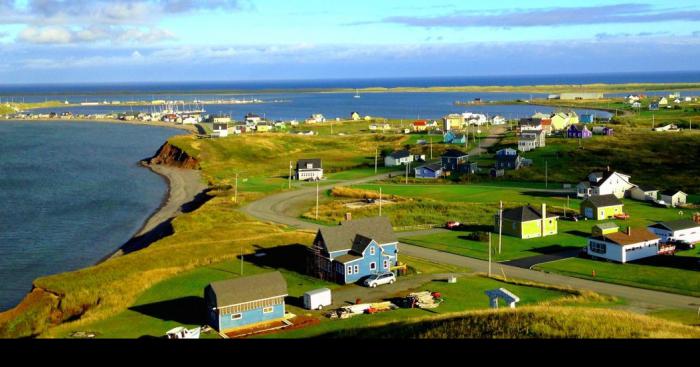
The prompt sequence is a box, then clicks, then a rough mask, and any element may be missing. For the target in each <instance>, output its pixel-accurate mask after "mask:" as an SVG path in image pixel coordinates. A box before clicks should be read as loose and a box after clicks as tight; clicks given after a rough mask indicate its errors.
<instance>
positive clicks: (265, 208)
mask: <svg viewBox="0 0 700 367" xmlns="http://www.w3.org/2000/svg"><path fill="white" fill-rule="evenodd" d="M504 132H505V127H496V128H494V129H493V130H492V134H491V136H490V137H489V138H486V139H484V140H482V144H481V151H485V150H486V149H487V148H488V147H490V146H491V145H493V144H495V143H496V142H498V141H499V138H500V137H499V136H498V135H499V134H503V133H504ZM478 150H479V148H475V149H472V151H470V152H469V153H470V154H477V152H478ZM398 173H399V174H400V173H403V172H398ZM392 174H396V173H394V172H392ZM386 176H388V174H382V175H377V176H372V177H367V178H363V179H358V180H352V181H346V182H343V183H342V184H341V183H336V184H335V185H327V186H322V187H321V189H324V190H326V189H330V188H331V187H333V186H339V185H355V184H359V183H365V182H369V181H373V180H377V179H382V178H385V177H386ZM315 193H316V188H314V187H312V188H304V189H301V190H297V191H291V192H284V193H280V194H276V195H272V196H268V197H265V198H263V199H262V200H258V201H255V202H252V203H250V204H248V205H247V206H245V207H243V208H242V210H243V211H244V212H245V213H247V214H250V215H252V216H254V217H257V218H259V219H262V220H266V221H271V222H276V223H282V224H286V225H289V226H292V227H296V228H300V229H312V230H315V229H318V228H320V227H321V225H318V224H313V223H308V222H305V221H302V220H300V219H298V218H296V217H290V216H288V215H285V213H287V212H288V211H289V210H290V209H292V208H295V207H297V206H298V204H299V203H301V202H304V201H308V200H309V198H312V199H313V197H314V195H315ZM440 231H444V230H443V229H431V230H425V231H414V232H406V233H401V234H399V236H400V237H408V236H411V235H425V234H431V233H439V232H440ZM400 248H401V250H400V251H401V253H403V254H407V255H410V256H415V257H420V258H424V259H428V260H431V261H435V262H439V263H445V264H452V265H457V266H464V267H467V268H470V269H472V270H474V271H477V272H487V271H488V262H487V261H484V260H478V259H473V258H469V257H464V256H459V255H454V254H450V253H447V252H441V251H436V250H431V249H427V248H423V247H418V246H412V245H408V244H403V243H402V244H401V246H400ZM501 269H502V270H501ZM492 270H493V271H494V272H498V273H501V271H503V272H505V274H506V276H509V277H515V278H519V279H524V280H530V281H534V282H539V283H544V284H553V285H558V286H571V287H573V288H577V289H588V290H591V291H594V292H598V293H602V294H608V295H611V296H616V297H621V298H625V299H627V300H629V301H630V303H632V304H633V305H634V307H639V308H643V309H655V308H664V307H665V308H668V307H671V308H688V309H698V307H700V298H697V297H689V296H683V295H677V294H672V293H665V292H658V291H651V290H646V289H640V288H634V287H628V286H622V285H616V284H609V283H603V282H595V281H590V280H585V279H579V278H573V277H568V276H564V275H557V274H551V273H545V272H540V271H535V270H530V269H523V268H520V267H514V266H508V265H506V264H500V263H493V264H492Z"/></svg>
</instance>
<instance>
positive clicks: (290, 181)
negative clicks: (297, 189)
mask: <svg viewBox="0 0 700 367" xmlns="http://www.w3.org/2000/svg"><path fill="white" fill-rule="evenodd" d="M288 179H289V185H288V187H287V188H289V189H291V188H292V161H289V177H288Z"/></svg>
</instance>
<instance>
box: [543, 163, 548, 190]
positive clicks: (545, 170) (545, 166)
mask: <svg viewBox="0 0 700 367" xmlns="http://www.w3.org/2000/svg"><path fill="white" fill-rule="evenodd" d="M548 171H549V170H548V167H547V161H544V188H545V189H547V188H549V172H548Z"/></svg>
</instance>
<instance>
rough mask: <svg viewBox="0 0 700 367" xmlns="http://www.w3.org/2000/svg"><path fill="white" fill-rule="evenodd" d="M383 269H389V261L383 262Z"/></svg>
mask: <svg viewBox="0 0 700 367" xmlns="http://www.w3.org/2000/svg"><path fill="white" fill-rule="evenodd" d="M384 269H389V260H384Z"/></svg>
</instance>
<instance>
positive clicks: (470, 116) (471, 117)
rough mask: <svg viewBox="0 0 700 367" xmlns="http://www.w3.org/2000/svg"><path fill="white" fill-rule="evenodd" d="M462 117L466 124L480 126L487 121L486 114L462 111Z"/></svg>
mask: <svg viewBox="0 0 700 367" xmlns="http://www.w3.org/2000/svg"><path fill="white" fill-rule="evenodd" d="M462 118H463V119H464V123H465V124H466V125H476V126H481V125H484V124H486V123H488V119H487V118H486V115H484V114H481V113H471V112H464V113H462Z"/></svg>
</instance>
